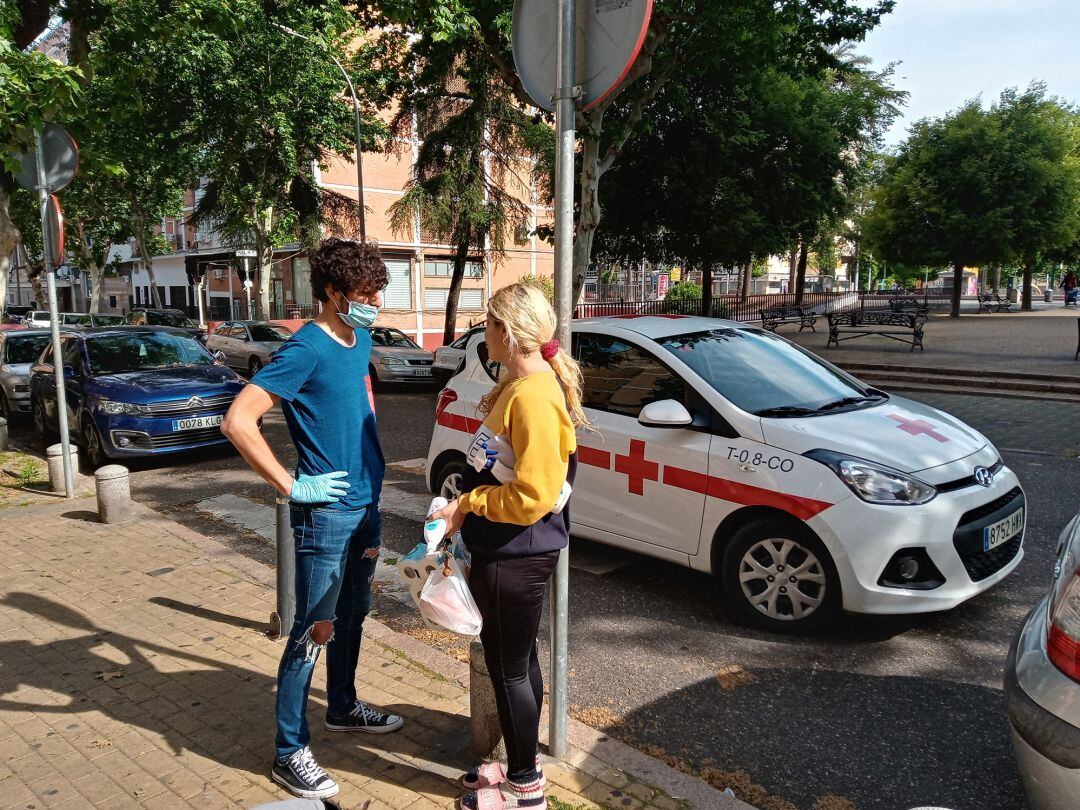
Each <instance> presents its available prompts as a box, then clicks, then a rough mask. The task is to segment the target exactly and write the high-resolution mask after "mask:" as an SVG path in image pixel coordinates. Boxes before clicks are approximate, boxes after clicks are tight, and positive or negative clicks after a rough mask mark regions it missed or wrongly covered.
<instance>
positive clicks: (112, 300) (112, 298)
mask: <svg viewBox="0 0 1080 810" xmlns="http://www.w3.org/2000/svg"><path fill="white" fill-rule="evenodd" d="M109 309H116V296H115V295H110V296H109Z"/></svg>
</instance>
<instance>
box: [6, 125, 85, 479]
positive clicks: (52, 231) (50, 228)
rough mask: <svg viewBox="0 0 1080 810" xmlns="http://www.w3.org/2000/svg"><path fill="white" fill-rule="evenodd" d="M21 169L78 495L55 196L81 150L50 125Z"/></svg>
mask: <svg viewBox="0 0 1080 810" xmlns="http://www.w3.org/2000/svg"><path fill="white" fill-rule="evenodd" d="M15 159H16V160H18V161H19V171H17V172H16V174H15V179H16V180H17V181H18V182H19V184H20V185H22V186H24V187H26V188H29V189H34V190H36V191H37V194H38V212H39V214H40V216H41V239H42V249H43V251H44V253H43V256H42V259H43V262H44V264H45V276H46V282H47V287H48V296H49V325H50V327H51V329H52V345H53V373H54V374H55V375H56V410H57V416H58V419H59V422H60V424H59V428H60V446H61V448H62V451H63V459H64V493H65V495H67V497H69V498H73V497H75V472H74V470H73V469H72V465H71V437H70V435H69V434H68V418H67V416H68V414H67V389H66V388H65V387H64V382H65V379H64V363H63V353H62V352H61V350H60V317H59V314H58V306H57V299H56V266H57V265H58V264H62V263H63V259H64V218H63V215H62V213H61V211H60V201H59V200H57V199H56V197H54V196H52V195H53V194H54V193H55V192H57V191H60V190H61V189H63V188H66V187H67V185H68V184H69V183H70V182H71V180H72V178H74V177H75V172H76V171H77V170H78V168H79V150H78V148H77V147H76V146H75V141H73V140H72V139H71V136H70V135H68V134H67V132H66V131H65V130H64V128H63V127H59V126H57V125H56V124H46V125H45V128H44V129H43V130H36V131H35V132H34V151H33V153H29V152H25V153H23V154H21V155H16V156H15Z"/></svg>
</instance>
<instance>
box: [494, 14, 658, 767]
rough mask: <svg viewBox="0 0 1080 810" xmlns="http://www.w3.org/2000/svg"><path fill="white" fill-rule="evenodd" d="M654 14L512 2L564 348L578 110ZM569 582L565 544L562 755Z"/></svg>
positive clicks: (556, 657) (557, 715)
mask: <svg viewBox="0 0 1080 810" xmlns="http://www.w3.org/2000/svg"><path fill="white" fill-rule="evenodd" d="M553 11H554V13H553ZM651 13H652V0H583V2H580V3H578V2H576V0H558V2H557V3H554V4H553V3H552V2H551V0H516V2H515V3H514V18H513V27H512V30H511V40H512V42H513V47H514V64H515V66H516V68H517V72H518V75H519V76H520V77H521V82H522V85H523V86H524V87H525V89H526V91H527V92H528V93H529V96H530V97H531V98H532V100H533V101H534V102H536V104H537V106H538V107H542V108H543V109H546V110H554V111H555V138H556V152H555V312H556V315H558V318H559V325H558V329H557V331H556V333H555V336H556V338H557V339H558V341H559V343H560V344H562V345H563V346H564V347H565V348H566V349H567V350H568V351H569V349H570V345H571V344H570V321H571V318H572V317H573V310H574V301H573V287H574V263H573V262H574V137H575V131H574V117H575V115H576V111H577V109H576V108H577V105H578V104H580V105H581V107H582V108H583V109H588V108H589V107H591V106H594V105H596V104H599V103H600V102H601V101H603V100H604V99H605V98H607V97H608V96H610V95H611V93H613V92H615V90H616V88H617V87H618V86H619V84H620V83H621V82H622V80H623V78H624V77H625V76H626V74H627V72H628V71H629V70H630V67H631V66H632V65H633V63H634V60H635V59H637V55H638V53H639V52H640V51H641V46H642V44H643V43H644V41H645V34H646V32H647V31H648V29H649V18H650V16H651ZM553 43H554V46H555V47H554V48H552V44H553ZM569 581H570V556H569V549H563V550H562V553H561V554H559V562H558V565H557V566H556V568H555V574H554V576H553V577H552V588H551V681H552V683H551V689H550V693H551V706H550V709H549V712H548V717H549V727H548V749H549V751H550V752H551V755H552V756H555V757H561V756H563V755H565V753H566V727H567V716H568V713H567V708H568V697H569V691H568V686H567V669H568V654H567V627H568V620H569V607H568V601H569V599H568V593H569Z"/></svg>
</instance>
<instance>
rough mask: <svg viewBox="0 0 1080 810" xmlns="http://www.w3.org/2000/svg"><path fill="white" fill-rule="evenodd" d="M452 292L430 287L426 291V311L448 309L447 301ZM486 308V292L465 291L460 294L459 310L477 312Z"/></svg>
mask: <svg viewBox="0 0 1080 810" xmlns="http://www.w3.org/2000/svg"><path fill="white" fill-rule="evenodd" d="M449 294H450V291H449V290H447V289H445V288H438V287H429V288H427V289H426V290H424V309H446V299H447V298H448V297H449ZM483 308H484V291H483V290H469V289H463V290H460V291H459V292H458V309H463V310H476V309H483Z"/></svg>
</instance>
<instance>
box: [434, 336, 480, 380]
mask: <svg viewBox="0 0 1080 810" xmlns="http://www.w3.org/2000/svg"><path fill="white" fill-rule="evenodd" d="M482 334H484V326H483V324H481V325H480V326H474V327H473V328H472V329H470V330H469V331H468V332H466V333H465V334H464V335H462V336H461V337H459V338H458V339H457V340H455V341H454V342H453V343H449V344H447V345H446V346H440V347H439V348H437V349H436V350H435V362H434V363H432V366H431V376H432V377H433V378H434V380H435V382H437V383H438V384H439V385H440V386H443V385H446V384H447V383H448V382H449V381H450V378H451V377H453V376H454V375H455V374H457V373H458V372H459V371H461V369H462V368H464V365H465V349H466V347H467V346H468V345H469V341H470V340H472V339H473V336H474V335H482Z"/></svg>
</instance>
